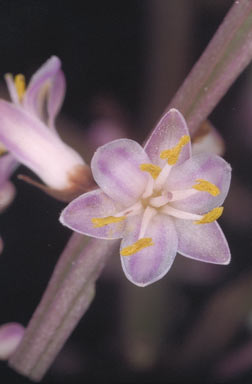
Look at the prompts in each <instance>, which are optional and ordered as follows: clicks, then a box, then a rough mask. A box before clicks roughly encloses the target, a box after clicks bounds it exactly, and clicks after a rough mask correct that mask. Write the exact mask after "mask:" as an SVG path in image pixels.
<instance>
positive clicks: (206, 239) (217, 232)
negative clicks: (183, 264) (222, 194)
mask: <svg viewBox="0 0 252 384" xmlns="http://www.w3.org/2000/svg"><path fill="white" fill-rule="evenodd" d="M175 226H176V229H177V234H178V253H180V254H181V255H183V256H186V257H189V258H191V259H195V260H199V261H204V262H206V263H213V264H228V263H229V262H230V257H231V256H230V250H229V247H228V243H227V240H226V238H225V236H224V234H223V232H222V230H221V228H220V226H219V224H218V223H217V222H216V221H215V222H213V223H210V224H201V225H197V224H194V223H193V222H192V221H189V220H180V219H175Z"/></svg>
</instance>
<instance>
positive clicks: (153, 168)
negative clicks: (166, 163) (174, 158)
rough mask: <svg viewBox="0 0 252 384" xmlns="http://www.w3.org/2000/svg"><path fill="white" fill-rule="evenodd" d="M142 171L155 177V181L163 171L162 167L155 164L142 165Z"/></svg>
mask: <svg viewBox="0 0 252 384" xmlns="http://www.w3.org/2000/svg"><path fill="white" fill-rule="evenodd" d="M140 169H141V171H144V172H149V174H150V175H151V176H152V177H153V179H154V180H155V179H156V178H157V177H158V175H159V174H160V172H161V171H162V168H161V167H159V166H158V165H154V164H141V165H140Z"/></svg>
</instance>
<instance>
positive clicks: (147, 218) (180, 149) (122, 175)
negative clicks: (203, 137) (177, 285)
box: [60, 109, 231, 286]
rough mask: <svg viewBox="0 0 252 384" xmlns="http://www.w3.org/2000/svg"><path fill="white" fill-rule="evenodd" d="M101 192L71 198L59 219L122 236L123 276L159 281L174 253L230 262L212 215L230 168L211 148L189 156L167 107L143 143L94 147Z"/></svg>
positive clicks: (183, 133)
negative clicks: (96, 148) (165, 112)
mask: <svg viewBox="0 0 252 384" xmlns="http://www.w3.org/2000/svg"><path fill="white" fill-rule="evenodd" d="M91 169H92V172H93V177H94V179H95V181H96V182H97V184H98V186H99V187H100V189H97V190H95V191H92V192H89V193H86V194H83V195H81V196H79V197H78V198H77V199H75V200H73V201H72V202H71V203H70V204H69V205H68V206H67V207H66V208H65V209H64V210H63V212H62V214H61V217H60V221H61V223H62V224H63V225H66V226H68V227H69V228H71V229H72V230H74V231H77V232H80V233H83V234H86V235H89V236H93V237H97V238H102V239H116V238H122V242H121V248H120V255H121V263H122V267H123V270H124V272H125V274H126V277H127V278H128V279H129V280H130V281H131V282H132V283H134V284H136V285H138V286H146V285H149V284H151V283H153V282H155V281H157V280H159V279H161V278H162V277H163V276H164V275H165V274H166V273H167V272H168V270H169V269H170V267H171V265H172V263H173V261H174V258H175V256H176V253H177V252H178V253H180V254H181V255H183V256H186V257H189V258H192V259H196V260H201V261H205V262H209V263H216V264H228V263H229V261H230V251H229V247H228V244H227V241H226V239H225V236H224V234H223V232H222V230H221V229H220V227H219V225H218V223H217V222H216V220H217V219H218V217H219V216H220V215H221V214H222V211H223V208H222V207H221V204H222V203H223V201H224V199H225V197H226V195H227V192H228V189H229V185H230V179H231V168H230V166H229V164H227V163H226V161H225V160H223V159H222V158H221V157H219V156H217V155H212V154H210V153H201V154H198V155H196V156H191V144H190V137H189V133H188V128H187V125H186V122H185V120H184V118H183V116H182V115H181V113H180V112H179V111H177V110H175V109H171V110H170V111H169V112H168V113H167V114H166V115H165V116H164V117H163V118H162V119H161V121H160V122H159V124H158V125H157V127H156V128H155V130H154V132H153V133H152V135H151V137H150V138H149V140H148V141H147V143H146V145H145V147H144V148H142V147H141V146H140V145H139V144H138V143H137V142H135V141H133V140H129V139H120V140H115V141H113V142H110V143H108V144H106V145H104V146H102V147H100V148H99V149H98V150H97V151H96V153H95V154H94V156H93V159H92V162H91Z"/></svg>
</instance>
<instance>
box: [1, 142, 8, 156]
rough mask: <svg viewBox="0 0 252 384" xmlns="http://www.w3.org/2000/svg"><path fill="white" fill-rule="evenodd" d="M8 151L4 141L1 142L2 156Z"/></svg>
mask: <svg viewBox="0 0 252 384" xmlns="http://www.w3.org/2000/svg"><path fill="white" fill-rule="evenodd" d="M6 152H7V149H6V148H5V146H4V145H3V144H2V143H0V156H2V155H4V154H5V153H6Z"/></svg>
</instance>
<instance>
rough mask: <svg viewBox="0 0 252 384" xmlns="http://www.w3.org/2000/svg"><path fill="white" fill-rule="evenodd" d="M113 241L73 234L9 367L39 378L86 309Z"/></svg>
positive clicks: (30, 376)
mask: <svg viewBox="0 0 252 384" xmlns="http://www.w3.org/2000/svg"><path fill="white" fill-rule="evenodd" d="M116 243H117V242H115V241H106V240H97V239H91V238H87V237H85V236H82V235H79V234H76V233H74V234H73V235H72V237H71V238H70V241H69V243H68V244H67V246H66V248H65V250H64V251H63V253H62V256H61V257H60V259H59V262H58V263H57V265H56V267H55V270H54V272H53V275H52V278H51V280H50V282H49V284H48V287H47V289H46V291H45V294H44V296H43V297H42V300H41V302H40V304H39V306H38V307H37V310H36V311H35V313H34V315H33V317H32V319H31V320H30V323H29V325H28V327H27V329H26V332H25V335H24V338H23V339H22V341H21V343H20V345H19V347H18V348H17V350H16V351H15V353H14V354H13V355H12V357H11V359H10V360H9V364H10V366H11V367H12V368H14V369H15V370H16V371H18V372H19V373H21V374H23V375H25V376H28V377H29V378H31V379H32V380H35V381H39V380H41V379H42V377H43V376H44V374H45V373H46V371H47V370H48V368H49V366H50V365H51V364H52V362H53V360H54V359H55V357H56V356H57V354H58V352H59V351H60V349H61V348H62V346H63V345H64V343H65V342H66V340H67V339H68V337H69V336H70V334H71V333H72V331H73V330H74V328H75V327H76V325H77V324H78V322H79V320H80V319H81V317H82V316H83V315H84V313H85V312H86V311H87V309H88V307H89V305H90V303H91V301H92V299H93V297H94V293H95V281H96V280H97V278H98V276H99V275H100V273H101V271H102V269H103V266H104V264H105V262H106V261H107V258H108V256H109V255H110V254H111V252H112V249H113V247H114V246H115V244H116Z"/></svg>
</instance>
